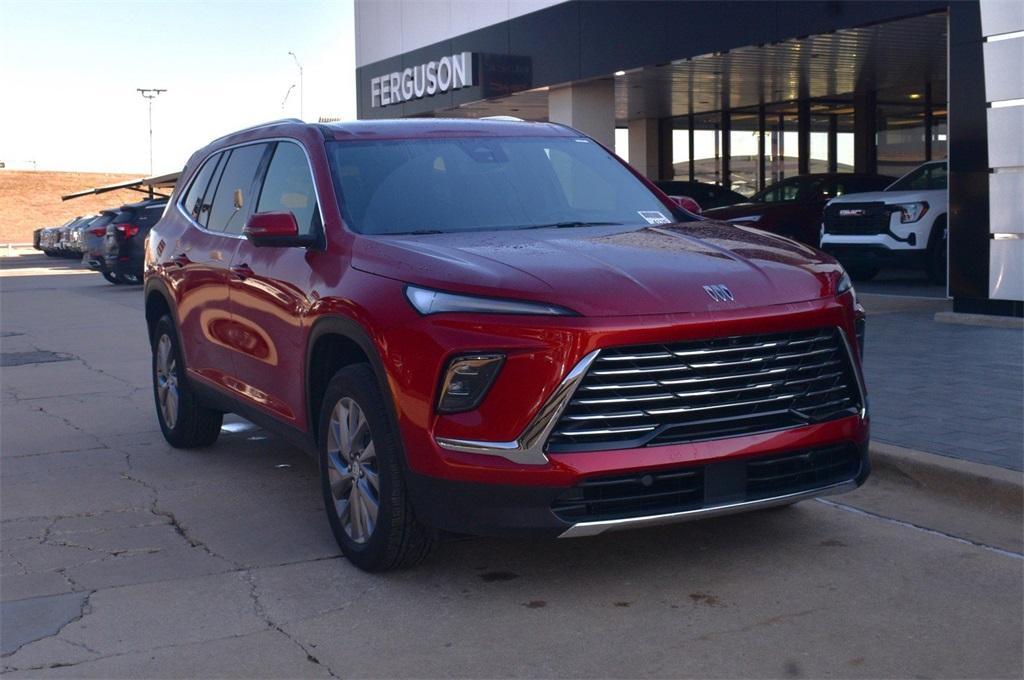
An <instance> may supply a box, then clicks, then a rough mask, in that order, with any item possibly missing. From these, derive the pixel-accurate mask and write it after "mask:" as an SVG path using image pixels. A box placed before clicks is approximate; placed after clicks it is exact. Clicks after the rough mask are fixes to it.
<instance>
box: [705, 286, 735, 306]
mask: <svg viewBox="0 0 1024 680" xmlns="http://www.w3.org/2000/svg"><path fill="white" fill-rule="evenodd" d="M704 292H705V293H707V294H708V297H710V298H711V299H712V300H714V301H715V302H732V301H733V300H734V299H735V298H734V297H733V296H732V291H731V290H729V288H728V286H726V285H725V284H722V283H713V284H711V285H710V286H704Z"/></svg>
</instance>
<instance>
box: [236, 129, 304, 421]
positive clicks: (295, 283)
mask: <svg viewBox="0 0 1024 680" xmlns="http://www.w3.org/2000/svg"><path fill="white" fill-rule="evenodd" d="M261 175H262V179H261V182H260V189H259V192H258V194H257V197H256V206H255V210H254V212H257V213H262V212H290V213H291V214H292V215H293V216H294V217H295V221H296V224H297V225H298V227H299V233H300V234H319V235H322V230H323V227H322V223H321V217H320V211H319V206H318V203H317V195H316V190H315V188H314V182H313V175H312V172H311V169H310V164H309V161H308V158H307V155H306V152H305V150H304V148H303V147H302V146H301V145H300V144H299V143H298V142H293V141H281V142H277V143H276V145H275V147H274V148H273V149H272V155H271V157H270V159H269V162H268V163H267V165H266V170H265V171H264V172H262V173H261ZM236 226H238V229H239V231H241V226H240V225H236ZM311 256H313V255H312V254H311V253H310V252H309V251H307V249H306V248H302V247H292V248H257V247H255V246H253V245H252V244H251V243H250V242H249V241H246V240H243V241H241V242H240V243H239V246H238V248H237V249H236V251H235V255H234V259H233V260H232V262H231V272H232V276H231V311H232V315H233V317H234V322H235V326H234V327H235V330H236V331H237V332H238V335H237V337H236V338H235V341H236V342H235V344H234V347H235V350H236V351H235V355H234V356H235V370H236V373H237V377H238V380H239V381H240V382H241V383H242V384H243V387H244V391H243V395H244V398H246V399H248V400H249V401H250V405H252V406H255V407H257V408H259V409H261V410H264V411H267V412H269V413H270V415H273V416H275V417H277V418H278V419H280V420H283V421H285V422H287V423H288V424H289V425H292V426H293V427H296V428H298V429H300V430H305V429H306V422H307V421H306V411H305V394H304V389H305V381H304V380H303V379H302V376H303V375H304V374H305V357H306V332H307V330H308V329H307V328H306V325H305V323H306V315H307V313H308V311H309V309H310V306H311V305H312V304H313V302H314V300H313V299H311V298H310V296H309V291H310V290H311V285H310V279H311V273H312V269H311V267H310V265H309V258H310V257H311Z"/></svg>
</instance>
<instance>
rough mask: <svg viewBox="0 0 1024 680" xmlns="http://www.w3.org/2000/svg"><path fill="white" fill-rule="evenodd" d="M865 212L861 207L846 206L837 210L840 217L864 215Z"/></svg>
mask: <svg viewBox="0 0 1024 680" xmlns="http://www.w3.org/2000/svg"><path fill="white" fill-rule="evenodd" d="M866 214H867V211H866V210H863V209H861V208H847V209H845V210H840V211H839V216H840V217H864V215H866Z"/></svg>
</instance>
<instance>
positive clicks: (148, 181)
mask: <svg viewBox="0 0 1024 680" xmlns="http://www.w3.org/2000/svg"><path fill="white" fill-rule="evenodd" d="M180 176H181V173H180V172H172V173H170V174H167V175H154V176H153V177H142V178H140V179H133V180H128V181H127V182H118V183H117V184H108V185H106V186H102V187H93V188H92V189H84V190H82V191H76V192H74V193H73V194H67V195H66V196H61V197H60V200H62V201H68V200H71V199H72V198H80V197H82V196H92V195H94V194H105V193H107V192H108V191H118V190H121V189H127V190H129V191H138V192H140V193H143V194H148V195H149V197H150V198H157V197H160V198H170V195H169V194H164V193H161V192H159V191H157V189H168V188H169V189H174V185H175V184H177V182H178V178H179V177H180Z"/></svg>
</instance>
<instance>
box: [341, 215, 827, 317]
mask: <svg viewBox="0 0 1024 680" xmlns="http://www.w3.org/2000/svg"><path fill="white" fill-rule="evenodd" d="M352 266H354V267H356V268H357V269H360V270H362V271H366V272H370V273H373V274H379V275H381V276H387V277H389V278H393V279H398V280H401V281H405V282H408V283H415V284H417V285H421V286H426V287H429V288H436V289H440V290H448V291H454V292H463V293H471V294H476V295H489V296H496V297H509V298H518V299H525V300H537V301H543V302H548V303H553V304H557V305H561V306H563V307H567V308H569V309H572V310H575V311H577V312H579V313H580V314H583V315H585V316H630V315H638V314H667V313H679V312H705V311H713V310H729V309H741V308H748V307H761V306H766V305H774V304H782V303H788V302H802V301H806V300H813V299H818V298H821V297H824V296H826V295H828V294H830V285H831V284H830V280H829V276H830V274H832V273H834V272H836V271H838V265H837V264H836V263H835V262H834V261H833V260H832V259H831V258H830V257H828V256H827V255H824V254H822V253H820V252H818V251H816V250H813V249H811V248H808V247H806V246H803V245H800V244H798V243H795V242H793V241H790V240H788V239H784V238H779V237H776V236H773V235H770V234H766V233H764V232H760V231H757V230H755V229H751V228H747V227H738V226H734V225H729V224H723V223H718V222H713V221H710V220H708V221H700V222H683V223H678V224H671V225H659V226H650V227H639V226H638V227H585V228H575V229H537V230H522V231H501V232H497V231H480V232H462V233H450V234H436V235H416V236H412V235H395V236H360V237H358V238H357V239H356V242H355V245H354V251H353V260H352ZM713 284H724V285H726V286H728V287H729V289H730V290H731V292H732V294H733V296H734V298H735V299H734V300H733V301H729V302H716V301H715V300H713V299H712V298H711V297H710V295H709V294H708V293H707V292H706V291H705V290H704V288H703V287H704V286H707V285H713Z"/></svg>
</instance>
